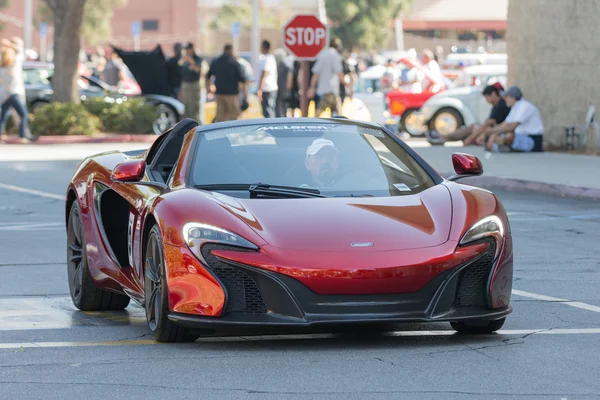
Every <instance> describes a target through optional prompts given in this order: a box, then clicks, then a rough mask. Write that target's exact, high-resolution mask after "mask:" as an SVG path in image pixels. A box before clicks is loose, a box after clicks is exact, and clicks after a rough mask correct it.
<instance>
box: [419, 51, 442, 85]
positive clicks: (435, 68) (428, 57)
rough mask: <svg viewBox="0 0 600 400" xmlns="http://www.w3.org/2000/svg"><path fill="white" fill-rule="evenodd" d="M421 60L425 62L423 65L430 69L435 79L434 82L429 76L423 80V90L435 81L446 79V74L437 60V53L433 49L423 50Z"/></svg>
mask: <svg viewBox="0 0 600 400" xmlns="http://www.w3.org/2000/svg"><path fill="white" fill-rule="evenodd" d="M421 60H422V62H423V67H424V68H425V70H426V71H428V72H429V74H430V75H431V77H432V78H433V79H434V81H433V82H431V81H430V79H429V78H427V77H426V78H425V79H424V80H423V83H422V86H423V91H426V90H428V89H429V87H430V86H431V85H433V84H434V83H436V82H442V81H443V80H444V75H443V74H442V70H441V68H440V65H439V64H438V63H437V61H435V55H434V54H433V52H432V51H431V50H429V49H425V50H423V55H422V56H421Z"/></svg>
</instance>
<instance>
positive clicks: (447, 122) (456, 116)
mask: <svg viewBox="0 0 600 400" xmlns="http://www.w3.org/2000/svg"><path fill="white" fill-rule="evenodd" d="M464 123H465V122H464V118H463V116H462V114H461V113H460V112H459V111H458V110H457V109H455V108H450V107H446V108H442V109H440V110H438V112H436V113H435V114H434V116H433V117H432V118H431V121H430V123H429V129H430V130H435V131H436V132H437V133H438V134H439V135H440V136H441V137H444V136H447V135H449V134H450V133H452V132H454V131H455V130H456V129H458V128H460V127H461V126H463V125H464Z"/></svg>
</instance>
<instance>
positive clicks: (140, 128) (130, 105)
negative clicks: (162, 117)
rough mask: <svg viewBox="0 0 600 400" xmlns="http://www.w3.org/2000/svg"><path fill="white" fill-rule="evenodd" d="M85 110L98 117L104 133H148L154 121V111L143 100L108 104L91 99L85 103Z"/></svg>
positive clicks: (153, 108)
mask: <svg viewBox="0 0 600 400" xmlns="http://www.w3.org/2000/svg"><path fill="white" fill-rule="evenodd" d="M85 107H86V109H87V110H88V111H89V112H90V113H92V114H94V115H96V116H98V117H99V118H100V120H101V121H102V127H103V130H104V131H105V132H114V133H149V132H152V123H153V122H154V120H155V119H156V109H155V107H154V106H153V105H151V104H147V103H145V102H144V100H143V99H128V100H126V101H122V102H114V103H108V102H106V101H105V100H104V99H92V100H90V101H87V102H86V103H85Z"/></svg>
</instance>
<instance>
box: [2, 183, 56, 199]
mask: <svg viewBox="0 0 600 400" xmlns="http://www.w3.org/2000/svg"><path fill="white" fill-rule="evenodd" d="M0 189H6V190H12V191H13V192H19V193H27V194H32V195H34V196H40V197H46V198H48V199H55V200H65V196H64V195H59V194H54V193H48V192H42V191H40V190H34V189H27V188H24V187H21V186H15V185H8V184H6V183H0Z"/></svg>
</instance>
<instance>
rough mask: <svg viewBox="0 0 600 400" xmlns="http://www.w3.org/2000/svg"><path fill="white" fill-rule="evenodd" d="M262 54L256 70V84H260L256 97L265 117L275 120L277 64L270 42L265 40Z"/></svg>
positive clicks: (261, 48)
mask: <svg viewBox="0 0 600 400" xmlns="http://www.w3.org/2000/svg"><path fill="white" fill-rule="evenodd" d="M260 52H261V55H260V57H259V58H258V65H257V68H256V82H258V90H257V92H256V96H257V97H258V100H259V101H260V104H261V106H262V112H263V116H264V117H265V118H273V117H275V102H276V100H277V62H276V61H275V57H274V56H273V54H271V43H270V42H269V41H268V40H263V42H262V45H261V47H260Z"/></svg>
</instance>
